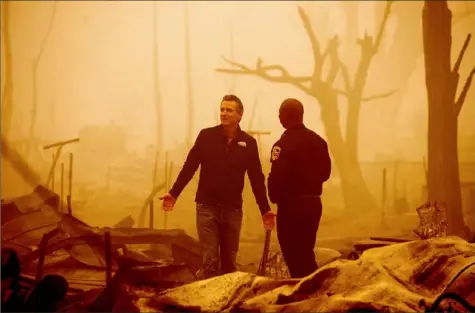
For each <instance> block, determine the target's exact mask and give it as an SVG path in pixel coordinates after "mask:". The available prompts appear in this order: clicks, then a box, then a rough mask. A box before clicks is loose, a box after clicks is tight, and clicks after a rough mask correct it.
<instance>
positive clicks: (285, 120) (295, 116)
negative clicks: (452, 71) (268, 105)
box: [279, 98, 303, 129]
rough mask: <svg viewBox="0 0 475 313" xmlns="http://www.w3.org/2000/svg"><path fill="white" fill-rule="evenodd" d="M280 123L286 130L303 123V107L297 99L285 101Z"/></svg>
mask: <svg viewBox="0 0 475 313" xmlns="http://www.w3.org/2000/svg"><path fill="white" fill-rule="evenodd" d="M279 119H280V123H281V124H282V126H283V127H284V128H286V129H287V128H290V127H294V126H297V125H300V124H302V123H303V105H302V102H300V101H299V100H297V99H293V98H288V99H285V100H284V101H283V102H282V104H281V105H280V109H279Z"/></svg>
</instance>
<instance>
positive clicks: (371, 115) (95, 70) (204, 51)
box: [2, 1, 475, 227]
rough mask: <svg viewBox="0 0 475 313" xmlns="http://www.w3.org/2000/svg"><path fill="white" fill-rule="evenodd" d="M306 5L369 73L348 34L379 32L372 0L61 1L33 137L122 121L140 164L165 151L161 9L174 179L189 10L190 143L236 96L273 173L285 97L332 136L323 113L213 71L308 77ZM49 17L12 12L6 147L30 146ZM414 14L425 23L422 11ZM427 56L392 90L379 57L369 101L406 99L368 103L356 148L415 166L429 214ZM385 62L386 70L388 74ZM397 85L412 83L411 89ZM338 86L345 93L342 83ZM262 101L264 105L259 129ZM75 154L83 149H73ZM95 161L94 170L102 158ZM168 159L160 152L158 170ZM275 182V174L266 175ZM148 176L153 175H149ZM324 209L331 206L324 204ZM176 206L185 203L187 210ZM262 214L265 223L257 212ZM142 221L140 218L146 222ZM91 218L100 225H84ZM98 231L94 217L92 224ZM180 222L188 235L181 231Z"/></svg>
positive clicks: (289, 93)
mask: <svg viewBox="0 0 475 313" xmlns="http://www.w3.org/2000/svg"><path fill="white" fill-rule="evenodd" d="M2 5H3V4H2ZM298 5H301V6H303V7H304V8H305V9H307V10H308V12H309V14H311V16H312V21H313V24H314V25H313V28H314V30H315V32H316V33H317V34H318V37H319V39H320V41H321V43H322V45H323V44H325V45H326V43H327V41H328V40H329V39H330V38H332V36H334V35H338V36H339V37H340V41H341V43H342V46H341V48H340V51H341V55H342V58H343V59H344V62H345V63H346V64H347V65H348V66H349V68H350V71H351V75H353V73H354V70H355V68H356V66H357V65H358V62H359V49H358V46H356V44H355V43H354V41H352V38H353V37H354V34H350V33H349V32H351V31H354V32H356V31H357V34H356V35H357V36H361V35H363V34H364V33H365V32H367V33H368V34H370V35H373V34H375V33H376V32H377V29H378V25H379V21H378V18H379V17H378V14H380V11H378V10H377V6H378V3H377V2H375V1H360V2H354V3H352V4H350V3H341V2H336V1H327V2H325V1H323V2H304V1H302V2H300V1H292V2H285V1H278V2H277V1H275V2H274V1H262V2H257V1H254V2H250V1H249V2H245V1H239V2H237V1H236V2H233V1H226V2H224V1H196V2H188V3H186V4H185V3H184V2H180V1H173V2H167V1H160V2H157V3H154V2H151V1H143V2H142V1H114V2H106V1H104V2H99V1H97V2H87V1H74V2H67V1H60V2H58V3H57V8H56V14H55V16H54V20H53V24H52V29H51V33H50V35H49V37H48V38H47V41H46V42H45V45H44V52H43V55H42V58H41V61H40V63H39V65H38V77H37V80H38V85H37V112H38V113H37V121H36V127H35V137H37V138H41V139H42V140H44V141H48V142H55V141H60V140H66V139H70V138H74V137H79V136H80V131H81V129H83V128H84V127H86V126H90V125H106V126H107V125H110V124H114V125H116V126H117V127H119V128H121V129H122V130H123V131H124V133H125V135H126V147H127V151H128V152H129V153H131V154H136V155H137V156H138V157H143V158H145V157H146V156H147V149H148V148H150V145H155V143H156V141H157V130H156V129H157V128H156V123H157V119H156V107H155V82H154V61H153V54H154V50H153V36H154V29H153V11H154V7H155V6H156V10H157V14H158V16H157V19H158V21H159V23H158V27H157V34H158V35H157V38H158V67H157V70H158V74H159V90H160V100H161V103H162V115H161V116H162V131H163V132H162V134H163V141H162V143H161V145H162V148H163V149H164V150H165V151H168V152H169V153H170V157H169V158H170V159H173V162H174V165H175V166H176V169H174V175H175V176H176V172H177V171H178V170H179V167H180V166H181V165H182V162H183V161H184V158H185V157H186V153H187V150H186V148H185V147H186V145H185V143H186V140H187V131H188V130H187V127H188V106H189V101H188V91H187V78H186V71H187V68H186V56H185V51H186V49H185V38H186V37H185V27H184V20H185V19H184V12H185V6H187V10H188V15H189V29H190V34H189V39H190V56H191V78H192V103H193V106H194V115H193V126H192V140H194V139H195V136H196V135H197V134H198V132H199V130H200V129H202V128H204V127H209V126H213V125H215V124H216V123H217V116H218V110H219V104H220V100H221V98H222V96H223V95H224V94H227V93H235V94H236V95H238V96H239V97H240V98H241V99H242V101H243V103H244V107H245V112H244V118H243V120H242V123H241V124H242V127H243V128H244V129H245V130H246V129H249V128H252V129H253V130H262V131H270V132H271V134H270V135H268V136H263V137H262V139H261V140H262V141H261V149H262V157H263V160H262V162H263V163H267V162H268V159H269V148H270V146H271V145H272V144H273V143H274V142H275V141H276V140H277V139H278V138H279V137H280V135H281V133H282V131H283V130H282V127H281V125H280V123H279V120H278V116H277V115H278V107H279V105H280V103H281V102H282V100H283V99H285V98H289V97H295V98H298V99H300V100H301V101H302V102H303V103H304V106H305V123H306V125H307V127H309V128H311V129H313V130H315V131H316V132H317V133H319V134H321V135H322V137H324V138H325V136H326V134H325V132H324V127H323V124H322V121H321V118H320V107H319V105H318V103H317V102H316V100H315V99H314V98H312V97H310V96H308V95H306V94H304V93H303V92H301V91H299V90H298V89H297V88H295V87H293V86H290V85H287V84H277V83H271V82H268V81H266V80H263V79H261V78H259V77H256V76H251V75H229V74H225V73H220V72H217V71H216V69H217V68H226V69H229V68H232V67H231V66H230V65H229V64H227V63H226V62H225V61H223V59H222V56H224V57H226V58H228V59H232V60H235V61H237V62H240V63H243V64H246V65H249V66H250V67H253V66H255V64H256V60H257V59H258V58H261V59H262V60H263V62H264V64H265V65H269V64H281V65H283V66H285V67H286V68H287V69H288V71H289V72H290V73H291V74H293V75H296V76H298V75H309V74H310V72H311V69H312V67H313V56H312V50H311V46H310V42H309V40H308V37H307V35H306V33H305V30H304V28H303V27H302V22H301V20H300V17H299V14H298V12H297V6H298ZM405 5H406V6H407V5H408V4H407V3H404V2H397V3H396V4H395V6H394V10H395V11H397V10H405V9H407V8H405V7H404V6H405ZM53 6H54V3H53V2H47V1H41V2H39V1H38V2H37V1H15V2H13V3H12V4H11V10H10V22H11V24H10V37H11V50H12V56H13V61H12V67H13V84H14V90H13V99H14V100H13V103H14V104H13V114H12V126H11V131H10V134H9V138H10V139H11V140H12V141H15V140H20V139H22V138H25V137H26V136H28V131H29V127H30V118H31V108H32V103H33V96H32V95H33V93H32V87H33V80H32V70H31V68H32V60H33V59H34V58H35V57H37V55H38V53H39V50H40V46H41V43H42V41H43V38H44V37H45V34H46V33H47V31H48V25H49V23H50V19H51V16H52V9H53ZM345 6H352V7H353V8H354V9H356V10H357V12H358V15H359V16H358V20H357V21H358V24H357V28H356V30H355V29H354V27H350V26H351V25H350V26H349V24H347V21H348V19H347V15H346V12H345V8H346V9H347V7H345ZM412 6H413V7H412V8H413V9H416V10H417V12H418V13H417V14H418V16H420V15H421V13H420V12H421V9H422V2H420V3H416V4H413V5H412ZM471 8H473V5H472V4H470V1H465V2H464V1H457V2H452V3H451V9H452V11H453V12H454V16H455V14H458V13H457V12H465V11H466V10H470V9H471ZM2 25H3V24H2ZM397 26H398V25H397V20H396V18H394V16H393V15H392V16H391V18H390V20H389V22H388V28H387V31H386V33H385V35H384V40H383V43H382V47H381V51H380V53H382V54H384V52H387V51H389V49H390V48H391V45H392V43H393V40H394V38H393V37H394V36H393V34H394V33H395V30H396V28H397ZM474 31H475V18H474V15H471V16H467V17H464V18H461V19H460V20H457V22H454V26H453V58H455V57H456V56H457V54H458V51H459V50H460V48H461V46H462V44H463V41H464V39H465V37H466V34H467V33H474ZM407 36H408V38H415V37H414V36H419V40H420V37H421V36H422V34H421V30H420V29H413V30H411V32H410V33H408V34H407ZM3 37H4V36H3V35H2V38H3ZM231 38H232V39H231ZM412 45H413V42H412V41H410V40H408V42H407V46H406V47H404V49H402V50H404V51H409V50H410V49H411V46H412ZM4 48H5V45H4V41H3V39H2V95H3V93H4V86H5V84H4V83H3V81H4V79H5V71H4V70H3V69H4V62H5V54H4ZM414 49H416V47H414ZM417 49H419V52H417V56H416V57H415V64H414V66H413V68H412V69H411V71H410V75H408V76H407V77H406V78H405V79H402V80H401V79H398V81H394V84H393V81H392V79H393V77H396V76H397V75H398V73H399V71H400V68H401V67H403V66H404V64H400V63H398V62H397V61H395V60H396V59H397V60H399V59H400V58H395V59H394V60H393V59H392V58H388V57H387V56H385V57H384V58H382V57H381V58H378V56H377V57H376V58H375V61H374V63H373V65H372V67H371V69H370V72H369V74H368V75H369V78H368V83H367V84H366V86H365V89H364V90H365V92H364V94H365V95H366V96H372V95H376V94H381V93H386V92H390V91H396V92H395V93H394V94H393V95H392V96H390V97H386V98H381V99H376V100H373V101H371V102H367V103H363V105H362V110H361V113H360V125H359V129H360V133H359V148H358V153H359V156H360V161H362V162H380V161H381V160H389V161H390V162H393V161H394V160H396V159H403V160H404V161H405V162H418V164H416V165H414V166H413V167H410V168H407V169H406V170H404V171H403V172H404V173H403V174H401V175H403V176H404V177H402V178H399V181H398V182H397V183H395V184H397V185H398V186H400V188H404V189H405V190H406V191H405V192H407V193H408V194H409V195H408V197H409V203H410V206H411V208H412V207H413V206H415V205H418V204H420V203H419V202H420V190H421V186H422V185H423V180H424V177H423V168H422V163H421V162H422V159H423V157H424V156H425V155H426V149H427V143H426V141H427V140H426V129H427V100H426V97H427V96H426V95H427V93H426V88H425V81H424V71H423V66H424V64H423V54H422V50H421V49H420V47H417ZM399 57H400V56H399ZM381 64H384V65H385V66H384V70H383V71H382V70H381V67H380V65H381ZM473 64H475V45H474V44H473V43H472V44H471V45H470V46H469V48H468V51H467V53H466V56H465V59H464V62H463V63H462V68H461V77H463V79H465V77H466V76H467V75H468V73H469V71H470V69H471V68H472V67H473ZM392 70H394V73H393V72H392ZM396 72H397V73H396ZM401 81H402V82H404V83H407V84H402V83H401ZM337 84H340V86H342V82H337ZM474 90H475V88H473V87H472V88H471V90H470V91H469V94H468V96H467V100H466V104H465V105H464V106H463V109H462V112H461V114H460V118H459V137H460V138H463V142H468V141H470V140H472V139H473V138H475V126H474V125H473V120H474V119H475V105H474V104H475V101H474V100H475V92H474ZM392 97H395V98H392ZM2 99H3V97H2ZM256 99H257V100H256ZM255 101H257V106H256V110H255V114H254V117H253V119H252V122H253V123H252V125H250V122H251V117H252V116H253V114H252V111H253V106H254V102H255ZM2 107H3V106H2ZM340 110H341V111H340V113H341V114H340V119H341V121H342V125H344V121H345V116H346V104H345V101H344V99H343V98H342V100H341V101H340ZM467 138H471V139H467ZM79 145H81V143H79V144H76V146H79ZM72 146H73V145H71V148H65V152H66V153H67V152H69V151H73V150H70V149H73V148H72ZM68 149H69V150H68ZM460 149H461V152H460V159H461V160H462V159H464V160H465V161H464V162H468V161H471V162H472V163H473V158H474V156H475V155H474V152H470V151H473V148H471V149H472V150H470V151H469V150H463V149H462V148H460ZM330 150H331V146H330ZM43 157H44V158H45V159H46V160H47V162H50V159H51V151H44V155H43ZM66 160H67V157H65V159H64V160H63V161H64V162H67V161H66ZM75 160H77V162H78V166H79V164H81V162H84V161H82V160H81V159H79V156H78V157H77V158H76V159H75ZM89 161H90V162H94V160H93V159H90V160H89ZM164 162H165V161H164V157H163V154H161V158H160V160H159V163H160V164H163V163H164ZM461 162H462V161H461ZM2 163H3V162H2ZM380 167H381V166H380ZM460 168H461V172H463V173H466V174H463V175H462V180H469V181H473V180H474V179H475V175H474V174H473V164H472V165H470V166H469V167H464V165H463V164H461V166H460ZM106 170H107V169H106V168H102V169H101V171H103V173H102V174H101V175H105V172H106ZM91 171H92V170H91ZM265 171H268V169H267V165H266V166H265ZM3 172H4V168H3V164H2V173H3ZM151 172H152V169H151V167H150V170H149V173H151ZM83 174H84V173H78V174H77V175H75V178H76V177H77V180H78V181H79V180H81V175H83ZM150 175H151V174H150ZM380 176H381V175H380V170H376V173H375V174H371V175H370V176H368V177H369V178H368V180H369V181H370V182H369V183H368V184H369V185H371V186H372V187H370V189H371V190H372V191H373V193H374V195H375V197H377V198H380V197H381V194H380V181H381V179H380ZM11 179H13V178H11V177H7V176H6V175H4V174H2V198H3V197H11V196H17V195H19V194H22V193H25V192H26V190H28V189H27V188H26V187H25V186H22V185H21V184H16V183H15V184H14V183H12V180H11ZM88 179H89V178H88ZM94 179H95V180H96V181H94V183H97V184H102V183H103V178H100V179H99V178H97V179H96V178H94ZM94 179H92V178H90V179H89V180H94ZM335 179H336V178H335ZM173 180H174V178H173V179H172V181H173ZM328 184H329V185H332V184H333V183H332V182H329V183H328ZM402 185H404V187H401V186H402ZM135 187H136V186H135ZM130 188H132V187H130ZM144 188H145V187H144ZM147 188H149V187H147ZM391 188H392V187H391ZM76 189H77V188H76ZM195 190H196V187H195V186H194V185H193V186H192V185H191V184H190V186H188V187H187V191H186V194H189V196H186V195H185V196H184V198H185V200H182V206H185V203H187V204H188V205H189V204H190V203H191V201H192V196H193V195H194V192H195ZM411 192H412V194H410V193H411ZM146 193H148V190H147V192H146ZM395 193H396V191H395ZM186 197H188V198H186ZM245 197H246V201H248V202H249V203H253V202H254V199H253V197H252V196H251V194H250V193H249V194H247V195H246V196H245ZM76 198H77V197H76ZM339 198H341V196H340V195H339V193H338V191H335V192H334V193H330V192H329V193H328V194H327V196H326V198H325V201H327V203H328V204H329V203H330V202H332V200H331V199H335V200H334V201H333V202H334V203H335V204H333V206H335V207H338V206H339V203H340V202H341V201H339V200H338V199H339ZM333 202H332V203H333ZM328 207H332V206H331V205H327V206H325V208H328ZM179 209H180V206H179V207H178V208H177V210H179ZM190 210H192V208H190ZM253 210H255V211H256V213H257V209H253ZM121 212H122V213H120V214H118V215H117V216H115V217H113V218H112V220H114V221H117V220H118V219H120V218H121V217H122V216H124V215H125V214H126V213H124V212H125V211H121ZM133 214H134V215H136V212H135V213H133ZM253 214H254V213H253ZM86 215H88V216H90V214H85V215H84V216H86ZM119 215H120V216H119ZM89 218H90V217H89ZM91 220H92V219H91V218H90V220H89V221H88V222H90V221H91ZM97 223H98V224H101V223H103V222H102V221H101V222H97ZM104 223H105V222H104ZM111 223H112V222H111ZM175 224H176V226H180V227H185V226H184V224H183V223H182V224H180V223H178V222H176V223H175ZM192 224H193V221H190V222H189V223H188V224H187V225H189V226H190V227H192V226H191V225H192Z"/></svg>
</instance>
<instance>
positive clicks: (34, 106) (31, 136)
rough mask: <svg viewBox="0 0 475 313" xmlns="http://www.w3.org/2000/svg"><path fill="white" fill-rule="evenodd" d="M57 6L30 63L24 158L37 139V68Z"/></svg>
mask: <svg viewBox="0 0 475 313" xmlns="http://www.w3.org/2000/svg"><path fill="white" fill-rule="evenodd" d="M57 4H58V3H57V2H56V1H54V3H53V9H52V13H51V17H50V20H49V24H48V28H47V30H46V34H45V36H44V37H43V40H42V41H41V45H40V50H39V52H38V55H37V56H36V57H35V58H34V59H33V62H32V67H31V78H32V84H33V95H32V97H33V100H32V105H31V119H30V128H29V130H28V140H29V143H28V145H27V146H26V152H25V156H26V157H28V155H29V153H30V151H31V149H34V146H35V145H36V144H37V139H36V138H35V130H36V119H37V111H38V66H39V64H40V62H41V58H42V57H43V53H44V50H45V45H46V42H47V41H48V38H49V36H50V34H51V31H52V29H53V23H54V18H55V16H56V8H57Z"/></svg>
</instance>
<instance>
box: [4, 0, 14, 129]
mask: <svg viewBox="0 0 475 313" xmlns="http://www.w3.org/2000/svg"><path fill="white" fill-rule="evenodd" d="M10 10H11V2H10V1H2V31H3V36H2V39H3V46H4V47H5V48H4V49H5V52H4V53H5V54H4V56H5V63H4V65H3V64H2V66H5V67H4V69H5V87H4V91H3V95H2V135H3V136H5V138H7V137H8V133H9V131H10V127H11V120H12V112H13V111H12V109H13V107H12V105H13V71H12V66H13V61H12V46H11V38H10Z"/></svg>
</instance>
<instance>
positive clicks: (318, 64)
mask: <svg viewBox="0 0 475 313" xmlns="http://www.w3.org/2000/svg"><path fill="white" fill-rule="evenodd" d="M298 12H299V16H300V19H301V20H302V23H303V27H304V29H305V32H306V33H307V36H308V39H309V40H310V44H311V45H312V51H313V61H314V68H313V77H314V78H320V77H321V75H322V67H323V64H324V59H323V58H322V53H321V49H320V44H319V43H318V39H317V36H316V35H315V32H314V31H313V29H312V24H311V23H310V18H309V17H308V15H307V13H306V12H305V10H304V9H303V8H302V7H300V6H299V8H298Z"/></svg>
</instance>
